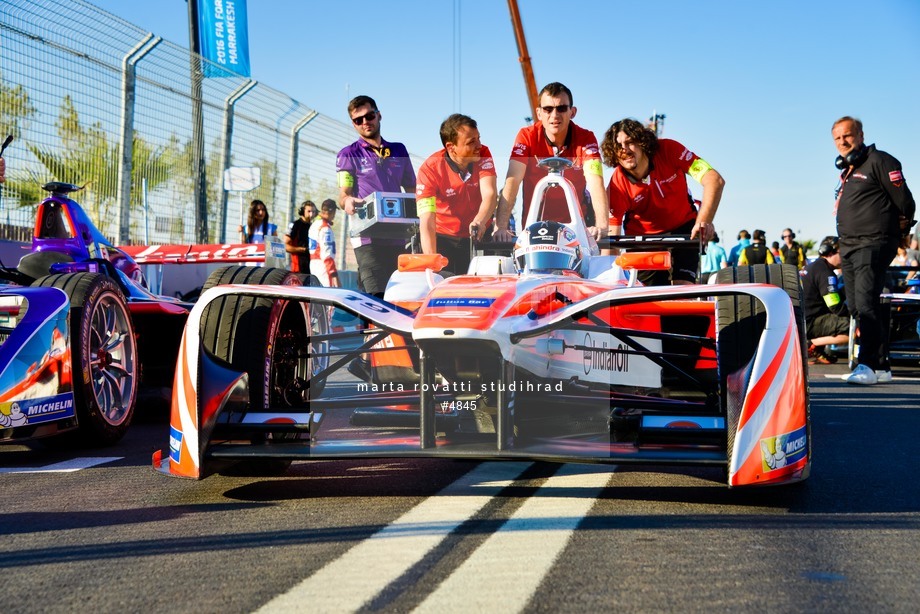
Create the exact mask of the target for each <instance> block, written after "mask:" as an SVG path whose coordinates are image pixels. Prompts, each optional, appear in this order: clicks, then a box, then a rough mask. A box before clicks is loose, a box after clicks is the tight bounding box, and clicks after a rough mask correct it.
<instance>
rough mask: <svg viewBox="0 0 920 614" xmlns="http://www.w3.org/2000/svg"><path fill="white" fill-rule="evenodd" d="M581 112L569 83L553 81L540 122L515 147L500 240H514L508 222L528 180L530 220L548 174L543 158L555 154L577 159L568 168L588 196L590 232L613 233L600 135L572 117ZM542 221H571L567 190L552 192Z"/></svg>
mask: <svg viewBox="0 0 920 614" xmlns="http://www.w3.org/2000/svg"><path fill="white" fill-rule="evenodd" d="M577 110H578V109H576V108H575V107H574V106H573V104H572V91H571V90H570V89H569V88H567V87H566V86H565V85H563V84H561V83H557V82H553V83H550V84H548V85H547V86H546V87H544V88H543V89H542V90H540V106H538V107H537V108H536V109H535V112H536V114H537V119H538V121H537V122H536V123H535V124H533V125H532V126H525V127H523V128H521V129H520V131H519V132H518V134H517V138H516V139H515V141H514V147H513V148H512V149H511V159H510V160H509V162H508V174H507V176H506V177H505V185H504V187H502V191H501V194H500V195H499V200H498V214H497V216H496V229H495V232H494V235H495V239H496V240H498V241H510V240H511V239H512V238H513V235H514V229H513V228H509V227H508V224H509V220H510V218H511V210H512V208H513V207H514V201H515V200H517V195H518V190H519V189H520V188H521V185H522V184H523V186H524V202H523V211H522V216H521V220H522V223H526V221H527V214H528V212H529V211H530V205H531V202H530V201H531V198H532V197H533V192H534V187H536V185H537V182H538V181H539V180H540V179H541V178H543V177H545V176H546V169H543V168H540V167H539V166H537V162H539V161H540V160H542V159H544V158H550V157H553V156H558V157H561V158H567V159H569V160H571V161H572V162H573V164H574V168H572V169H571V170H569V171H567V172H566V174H565V178H566V179H568V180H569V181H570V182H571V183H572V186H573V187H574V188H575V193H576V194H578V195H579V196H581V197H582V202H581V207H582V215H583V216H584V217H585V220H586V221H587V223H588V225H589V229H588V231H589V232H590V233H591V234H593V235H594V238H595V239H599V238H602V237H606V236H607V224H608V222H607V215H608V213H607V211H608V209H607V195H606V193H605V192H604V171H603V168H601V159H600V154H599V152H598V146H597V137H595V136H594V133H593V132H591V131H590V130H585V129H584V128H582V127H580V126H577V125H575V123H574V122H573V121H572V119H573V118H574V117H575V113H576V112H577ZM588 197H590V203H591V208H590V209H589V208H588V202H589V198H588ZM541 219H542V220H550V221H556V222H569V221H571V220H569V213H568V207H567V205H566V201H565V195H564V193H563V192H562V189H561V188H552V189H550V190H549V191H547V192H546V197H545V201H544V203H543V213H542V216H541Z"/></svg>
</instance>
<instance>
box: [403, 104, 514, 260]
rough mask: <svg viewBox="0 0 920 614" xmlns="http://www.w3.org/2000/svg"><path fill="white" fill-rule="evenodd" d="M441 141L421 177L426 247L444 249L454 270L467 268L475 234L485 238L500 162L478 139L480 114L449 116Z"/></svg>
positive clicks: (418, 184) (425, 249)
mask: <svg viewBox="0 0 920 614" xmlns="http://www.w3.org/2000/svg"><path fill="white" fill-rule="evenodd" d="M441 143H442V144H443V145H444V149H442V150H440V151H437V152H435V153H433V154H431V156H430V157H429V158H428V159H427V160H425V162H424V163H423V164H422V166H421V167H420V168H419V171H418V179H417V181H416V187H415V203H416V209H417V211H418V216H419V225H420V230H421V240H422V252H423V253H425V254H438V253H439V254H441V255H442V256H444V257H446V258H447V261H448V263H449V264H448V269H449V270H450V271H452V272H454V273H458V274H464V273H466V272H467V269H469V266H470V237H475V238H476V239H477V240H479V239H481V238H482V236H483V234H484V233H485V232H486V230H487V229H488V226H489V223H490V221H491V219H492V214H493V213H494V212H495V205H496V197H497V191H498V190H497V187H496V186H497V184H496V179H495V163H494V161H493V160H492V154H491V152H489V148H488V147H486V146H485V145H483V144H482V142H481V141H480V140H479V128H478V127H477V126H476V120H474V119H473V118H471V117H468V116H466V115H461V114H459V113H455V114H453V115H451V116H450V117H448V118H447V119H445V120H444V122H443V123H442V124H441Z"/></svg>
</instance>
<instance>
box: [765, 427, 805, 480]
mask: <svg viewBox="0 0 920 614" xmlns="http://www.w3.org/2000/svg"><path fill="white" fill-rule="evenodd" d="M760 453H761V457H762V459H763V471H764V472H768V471H775V470H777V469H782V468H783V467H787V466H789V465H794V464H795V463H797V462H799V461H800V460H802V459H804V458H805V455H806V454H808V435H807V432H806V430H805V427H804V426H803V427H802V428H800V429H797V430H795V431H792V432H791V433H786V434H784V435H778V436H776V437H767V438H766V439H761V440H760Z"/></svg>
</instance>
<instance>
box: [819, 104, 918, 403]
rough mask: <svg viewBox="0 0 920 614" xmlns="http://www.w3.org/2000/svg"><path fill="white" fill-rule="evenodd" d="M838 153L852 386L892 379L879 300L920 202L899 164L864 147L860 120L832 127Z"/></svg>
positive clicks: (845, 120)
mask: <svg viewBox="0 0 920 614" xmlns="http://www.w3.org/2000/svg"><path fill="white" fill-rule="evenodd" d="M831 135H832V136H833V137H834V145H835V146H836V147H837V151H838V153H839V154H840V155H839V156H837V161H836V166H837V168H838V169H840V171H841V173H840V183H839V184H838V186H837V192H836V196H837V204H836V211H837V234H838V235H839V237H840V258H841V260H840V266H841V268H842V269H843V279H844V285H845V286H846V288H847V296H848V299H847V306H848V307H849V309H850V314H851V315H853V316H854V317H856V318H857V321H858V326H859V344H860V348H859V357H858V361H859V364H858V365H857V366H856V369H854V370H853V372H852V373H851V374H850V375H849V377H848V378H847V380H846V381H847V383H849V384H861V385H871V384H876V383H878V382H879V381H880V380H881V381H882V382H885V381H890V379H891V366H890V365H889V362H888V331H889V327H890V324H891V322H890V321H889V319H888V317H887V315H886V313H885V311H884V310H883V308H882V304H881V298H880V297H881V294H882V289H883V287H884V285H885V269H887V268H888V264H889V263H890V262H891V259H892V258H894V256H895V254H896V253H897V252H898V245H899V244H900V243H901V241H902V239H904V238H906V237H907V235H908V234H910V229H911V227H912V226H913V225H914V223H915V222H916V220H914V213H915V212H916V204H915V203H914V197H913V195H912V194H911V193H910V189H909V188H908V187H907V182H906V181H905V179H904V174H903V172H902V170H901V163H900V162H898V160H897V159H896V158H895V157H894V156H892V155H890V154H888V153H886V152H884V151H880V150H878V149H876V147H875V145H866V144H865V140H864V136H863V126H862V122H861V121H859V120H858V119H856V118H853V117H850V116H848V115H847V116H844V117H841V118H840V119H838V120H837V121H835V122H834V125H833V126H832V128H831Z"/></svg>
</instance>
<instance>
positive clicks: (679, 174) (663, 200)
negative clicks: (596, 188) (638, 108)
mask: <svg viewBox="0 0 920 614" xmlns="http://www.w3.org/2000/svg"><path fill="white" fill-rule="evenodd" d="M601 154H602V155H603V159H604V164H606V165H607V166H609V167H612V168H613V169H614V170H613V175H612V176H611V177H610V183H609V184H608V185H607V199H608V201H609V202H610V234H611V235H618V234H620V233H621V232H622V231H623V230H625V231H626V234H629V235H659V234H689V235H690V236H691V237H693V238H696V237H700V238H701V239H702V240H703V241H704V242H705V241H708V240H709V238H710V237H711V236H712V235H713V234H714V233H715V228H714V227H713V224H712V220H713V218H714V217H715V215H716V209H718V207H719V201H720V200H721V198H722V188H723V187H724V186H725V180H724V179H722V175H720V174H719V173H718V172H717V171H716V170H715V169H714V168H712V166H710V165H709V164H708V163H707V162H706V161H705V160H703V159H702V158H700V157H699V156H697V155H696V154H695V153H693V152H692V151H690V150H689V149H687V148H686V147H684V146H683V145H681V144H680V143H678V142H677V141H673V140H671V139H659V138H658V136H657V135H656V134H655V133H654V132H653V131H652V130H650V129H648V128H646V127H645V126H643V125H642V124H640V123H639V122H638V121H636V120H635V119H631V118H627V119H621V120H620V121H618V122H615V123H614V124H613V125H612V126H610V128H609V129H608V130H607V132H606V133H605V134H604V140H603V142H602V143H601ZM687 175H690V176H691V177H693V179H695V180H696V181H698V182H699V183H700V184H701V185H702V186H703V198H702V200H701V203H700V207H699V210H697V208H696V206H695V203H694V201H693V197H692V196H691V195H690V192H689V190H688V188H687V177H686V176H687ZM672 262H673V265H672V270H671V272H670V275H669V274H668V272H667V271H647V272H645V273H644V274H643V275H640V280H641V281H642V282H643V283H645V284H647V285H649V284H651V285H664V284H667V283H668V282H669V281H671V282H672V283H694V282H695V281H696V270H697V265H698V258H697V255H696V254H695V253H692V252H690V251H689V250H676V251H674V253H673V254H672ZM669 278H670V279H669Z"/></svg>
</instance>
